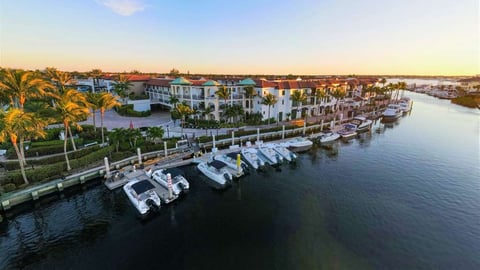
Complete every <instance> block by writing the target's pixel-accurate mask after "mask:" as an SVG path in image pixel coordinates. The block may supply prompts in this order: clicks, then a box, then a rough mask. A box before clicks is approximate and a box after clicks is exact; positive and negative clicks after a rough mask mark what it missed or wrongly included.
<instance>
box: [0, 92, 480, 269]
mask: <svg viewBox="0 0 480 270" xmlns="http://www.w3.org/2000/svg"><path fill="white" fill-rule="evenodd" d="M406 95H409V96H411V97H413V99H414V107H413V111H412V112H411V114H410V115H407V116H404V117H403V118H401V119H400V120H399V121H398V122H396V123H393V124H388V125H385V124H382V123H380V122H377V123H375V125H374V127H373V130H372V132H371V133H365V134H362V135H361V136H359V137H358V138H356V139H354V140H352V141H350V142H348V143H345V142H338V143H337V144H335V145H333V147H332V148H330V149H324V148H314V149H312V150H311V151H310V152H308V153H304V154H301V155H299V157H298V160H297V162H296V163H295V164H285V165H283V166H282V167H281V168H280V170H274V169H269V170H267V171H265V172H261V173H256V172H255V173H252V174H251V175H249V176H247V177H244V178H242V179H241V180H240V181H238V182H234V183H233V184H232V186H231V187H229V188H227V189H225V190H221V191H220V190H215V189H213V188H211V187H210V185H209V184H208V181H207V180H206V179H205V178H204V177H203V176H201V175H200V174H199V172H198V171H196V170H195V168H194V167H185V168H183V169H184V170H185V172H186V174H187V177H188V179H189V180H190V183H191V191H190V192H189V193H188V194H187V195H186V196H185V197H184V198H183V199H181V200H179V201H177V202H175V203H174V204H173V205H168V206H164V207H162V209H161V211H160V212H159V213H158V214H157V215H155V216H152V217H151V218H150V219H148V220H145V221H141V220H139V219H137V218H136V215H135V210H134V209H133V207H132V206H131V205H130V203H129V201H128V200H127V198H126V196H125V195H124V194H123V192H122V190H117V191H114V192H110V191H108V190H106V188H105V187H103V186H102V185H101V184H100V183H99V182H97V183H96V184H93V185H90V186H87V187H84V188H83V189H79V190H70V191H67V192H65V193H64V194H62V195H61V196H53V197H50V198H47V199H43V200H41V201H40V202H38V203H36V204H35V205H24V206H22V207H19V208H16V209H14V210H13V211H11V212H9V213H8V214H9V216H8V218H7V221H6V222H4V223H3V224H2V225H0V269H18V268H22V269H146V268H147V267H148V268H152V267H153V268H155V269H159V268H162V269H480V169H479V168H480V161H479V159H480V155H479V119H480V114H479V111H478V110H472V109H467V108H463V107H460V106H457V105H453V104H450V102H449V101H447V100H439V99H435V98H433V97H430V96H426V95H421V94H415V93H406Z"/></svg>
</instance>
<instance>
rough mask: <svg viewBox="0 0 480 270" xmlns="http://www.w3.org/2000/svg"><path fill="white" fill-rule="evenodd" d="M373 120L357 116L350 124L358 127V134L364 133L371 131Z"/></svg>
mask: <svg viewBox="0 0 480 270" xmlns="http://www.w3.org/2000/svg"><path fill="white" fill-rule="evenodd" d="M372 123H373V122H372V120H370V119H367V118H366V117H364V116H355V117H353V119H352V121H350V124H353V125H355V126H356V132H357V133H360V132H364V131H369V130H370V128H371V127H372Z"/></svg>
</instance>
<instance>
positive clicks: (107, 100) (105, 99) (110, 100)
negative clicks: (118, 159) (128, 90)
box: [98, 92, 121, 144]
mask: <svg viewBox="0 0 480 270" xmlns="http://www.w3.org/2000/svg"><path fill="white" fill-rule="evenodd" d="M120 105H121V104H120V102H118V101H117V99H116V98H115V97H114V96H113V95H112V94H111V93H107V92H102V93H101V94H100V100H99V103H98V108H99V109H100V127H101V129H102V144H104V143H105V135H104V131H103V118H104V116H105V111H106V110H110V109H111V108H113V107H116V106H120Z"/></svg>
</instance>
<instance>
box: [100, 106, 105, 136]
mask: <svg viewBox="0 0 480 270" xmlns="http://www.w3.org/2000/svg"><path fill="white" fill-rule="evenodd" d="M104 115H105V110H104V109H100V128H101V129H102V145H103V144H104V143H105V135H104V134H103V116H104Z"/></svg>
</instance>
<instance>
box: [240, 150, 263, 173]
mask: <svg viewBox="0 0 480 270" xmlns="http://www.w3.org/2000/svg"><path fill="white" fill-rule="evenodd" d="M240 153H241V154H242V156H243V158H244V159H245V160H246V161H247V163H248V164H250V166H252V167H253V168H254V169H256V170H257V169H258V168H260V167H262V166H265V162H264V161H263V160H262V159H261V158H259V157H258V154H257V153H258V152H257V149H255V148H242V150H241V152H240Z"/></svg>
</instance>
